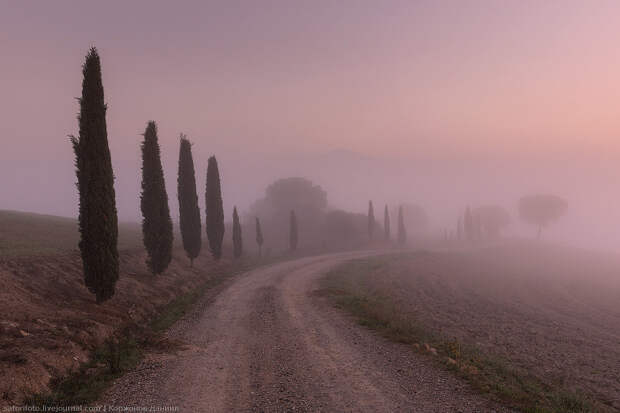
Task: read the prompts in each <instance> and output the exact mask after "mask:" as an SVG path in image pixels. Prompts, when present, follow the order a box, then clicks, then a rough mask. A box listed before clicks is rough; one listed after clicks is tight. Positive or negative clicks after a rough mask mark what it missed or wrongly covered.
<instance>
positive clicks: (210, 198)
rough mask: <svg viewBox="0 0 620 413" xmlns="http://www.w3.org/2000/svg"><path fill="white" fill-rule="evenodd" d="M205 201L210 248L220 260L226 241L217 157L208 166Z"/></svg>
mask: <svg viewBox="0 0 620 413" xmlns="http://www.w3.org/2000/svg"><path fill="white" fill-rule="evenodd" d="M205 200H206V202H205V205H206V208H207V211H206V215H207V219H206V231H207V238H208V239H209V248H210V249H211V254H212V255H213V258H215V259H216V260H219V259H220V258H221V257H222V241H223V240H224V207H223V202H222V189H221V186H220V172H219V170H218V168H217V160H216V159H215V156H212V157H210V158H209V163H208V165H207V188H206V191H205Z"/></svg>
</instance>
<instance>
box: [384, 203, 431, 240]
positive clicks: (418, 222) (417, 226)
mask: <svg viewBox="0 0 620 413" xmlns="http://www.w3.org/2000/svg"><path fill="white" fill-rule="evenodd" d="M400 207H402V209H403V217H404V219H405V227H406V228H407V236H408V238H412V237H413V236H416V237H420V238H423V237H424V236H425V235H426V234H427V233H428V228H429V223H430V219H429V217H428V214H427V213H426V210H425V209H424V208H423V207H422V206H421V205H418V204H414V203H408V202H405V203H402V204H400V205H398V206H395V207H394V210H393V211H392V216H398V208H400Z"/></svg>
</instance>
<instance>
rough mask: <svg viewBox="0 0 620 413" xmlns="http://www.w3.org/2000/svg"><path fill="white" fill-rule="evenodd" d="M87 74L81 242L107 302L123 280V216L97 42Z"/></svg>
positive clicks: (93, 286)
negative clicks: (120, 255)
mask: <svg viewBox="0 0 620 413" xmlns="http://www.w3.org/2000/svg"><path fill="white" fill-rule="evenodd" d="M82 75H83V80H82V97H81V98H80V99H79V102H80V114H79V115H78V123H79V136H78V137H75V136H72V137H71V143H72V145H73V151H74V152H75V167H76V171H75V172H76V176H77V187H78V191H79V193H80V212H79V229H80V243H79V247H80V253H81V256H82V265H83V269H84V283H85V284H86V287H87V288H88V290H89V291H90V292H91V293H93V294H95V296H96V300H97V303H101V302H103V301H105V300H108V299H110V298H111V297H112V296H113V295H114V286H115V284H116V281H117V280H118V247H117V244H118V219H117V215H116V196H115V193H114V172H113V171H112V161H111V157H110V149H109V147H108V132H107V128H106V118H105V115H106V109H107V107H106V104H105V101H104V95H103V84H102V81H101V62H100V59H99V55H98V54H97V50H96V49H95V48H94V47H93V48H92V49H90V50H89V52H88V54H87V55H86V61H85V62H84V66H82Z"/></svg>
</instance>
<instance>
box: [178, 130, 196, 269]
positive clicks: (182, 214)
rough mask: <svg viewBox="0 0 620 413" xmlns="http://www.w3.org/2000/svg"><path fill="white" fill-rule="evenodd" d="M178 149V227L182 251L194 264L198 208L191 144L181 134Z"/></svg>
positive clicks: (191, 263) (191, 264)
mask: <svg viewBox="0 0 620 413" xmlns="http://www.w3.org/2000/svg"><path fill="white" fill-rule="evenodd" d="M180 140H181V143H180V148H179V175H178V178H177V196H178V199H179V226H180V227H181V238H182V239H183V249H185V253H186V254H187V257H188V258H189V260H190V266H193V264H194V258H196V257H197V256H198V254H200V248H201V246H202V240H201V225H200V208H199V207H198V195H196V174H195V170H194V159H193V157H192V144H191V143H190V141H189V140H187V137H186V136H185V135H183V134H181V139H180Z"/></svg>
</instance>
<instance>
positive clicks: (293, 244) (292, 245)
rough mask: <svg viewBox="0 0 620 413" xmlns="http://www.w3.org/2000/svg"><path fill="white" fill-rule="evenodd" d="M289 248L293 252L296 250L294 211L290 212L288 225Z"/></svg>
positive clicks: (296, 238)
mask: <svg viewBox="0 0 620 413" xmlns="http://www.w3.org/2000/svg"><path fill="white" fill-rule="evenodd" d="M289 228H290V230H289V246H290V248H291V251H295V250H296V249H297V241H298V234H297V217H296V216H295V211H294V210H291V217H290V224H289Z"/></svg>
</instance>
